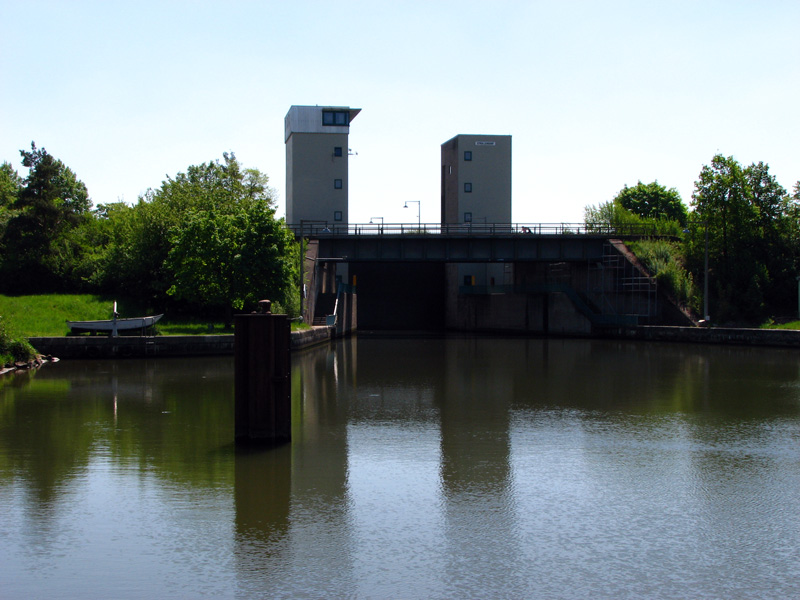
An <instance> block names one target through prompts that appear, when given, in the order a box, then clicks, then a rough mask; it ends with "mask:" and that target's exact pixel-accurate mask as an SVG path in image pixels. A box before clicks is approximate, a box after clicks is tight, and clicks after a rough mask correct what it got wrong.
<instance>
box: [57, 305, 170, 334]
mask: <svg viewBox="0 0 800 600" xmlns="http://www.w3.org/2000/svg"><path fill="white" fill-rule="evenodd" d="M163 316H164V315H163V314H160V315H151V316H147V317H129V318H125V319H120V318H118V317H117V303H116V302H114V316H113V318H111V319H104V320H99V321H67V325H68V326H69V328H70V330H71V331H72V333H86V332H89V333H110V334H111V336H112V337H117V335H118V332H120V331H131V330H133V329H142V330H144V329H147V328H148V327H152V326H153V325H155V324H156V323H158V320H159V319H160V318H161V317H163Z"/></svg>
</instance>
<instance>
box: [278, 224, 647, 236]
mask: <svg viewBox="0 0 800 600" xmlns="http://www.w3.org/2000/svg"><path fill="white" fill-rule="evenodd" d="M288 227H289V229H290V230H291V231H292V232H293V233H294V234H295V236H297V237H300V236H302V237H327V236H343V235H403V236H407V235H459V236H463V235H467V236H497V235H600V236H619V237H637V236H654V235H658V231H657V230H656V226H655V225H648V224H622V225H609V224H607V223H444V224H442V223H385V224H384V223H350V224H346V225H343V224H341V223H328V222H325V221H306V222H304V223H302V224H301V225H289V226H288Z"/></svg>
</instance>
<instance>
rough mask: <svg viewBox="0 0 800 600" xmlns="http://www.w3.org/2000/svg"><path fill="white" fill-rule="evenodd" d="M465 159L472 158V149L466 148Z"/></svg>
mask: <svg viewBox="0 0 800 600" xmlns="http://www.w3.org/2000/svg"><path fill="white" fill-rule="evenodd" d="M464 160H472V150H464Z"/></svg>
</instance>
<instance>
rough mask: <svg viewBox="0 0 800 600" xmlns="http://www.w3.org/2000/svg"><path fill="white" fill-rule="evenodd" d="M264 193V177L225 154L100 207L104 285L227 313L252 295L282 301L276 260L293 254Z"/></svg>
mask: <svg viewBox="0 0 800 600" xmlns="http://www.w3.org/2000/svg"><path fill="white" fill-rule="evenodd" d="M272 196H273V192H272V190H271V189H270V188H269V187H268V179H267V176H266V175H264V174H262V173H261V172H260V171H259V170H258V169H244V168H242V166H241V165H240V163H239V162H238V160H237V159H236V157H235V155H234V154H232V153H231V154H228V153H225V154H223V160H222V161H221V162H220V161H218V160H217V161H212V162H208V163H203V164H201V165H193V166H190V167H189V168H188V169H187V170H186V172H185V173H178V174H177V175H176V176H175V177H174V178H173V177H168V178H167V179H166V180H165V181H164V182H163V183H162V185H161V187H160V188H159V189H157V190H148V192H147V193H146V194H145V195H144V196H143V197H141V198H140V199H139V202H138V204H136V205H135V206H133V207H126V206H118V205H108V206H103V207H101V210H100V211H99V212H98V217H99V218H100V220H101V221H103V227H102V230H103V232H104V235H106V236H107V239H108V244H107V250H106V253H105V256H104V259H103V264H104V267H103V273H104V277H103V278H102V282H103V286H104V288H105V289H106V290H109V291H110V290H120V291H123V292H125V293H126V294H129V295H131V296H133V297H135V298H138V299H140V300H145V301H147V302H149V303H155V304H163V303H165V302H168V301H173V302H174V301H180V302H182V303H184V304H188V305H190V306H192V307H194V309H195V310H196V309H198V308H202V307H211V308H213V309H214V310H216V311H217V312H225V313H226V314H227V315H228V316H229V315H230V309H241V308H243V307H246V306H247V305H248V304H249V303H251V302H252V301H253V298H255V300H258V299H262V298H263V297H269V298H270V299H273V300H277V301H280V302H287V301H288V300H290V299H291V296H290V295H289V294H288V289H289V288H287V287H286V286H287V285H290V283H291V282H288V283H287V281H286V278H287V277H290V275H287V272H286V268H285V265H284V262H285V261H286V260H287V259H288V257H290V256H291V253H292V251H293V250H292V249H291V248H290V244H289V241H290V237H291V236H289V237H287V236H286V234H287V232H286V231H285V228H283V225H282V223H281V222H280V221H277V220H276V219H275V218H274V212H275V211H274V201H273V199H272ZM252 236H256V237H255V238H254V239H253V238H252ZM259 245H261V246H263V247H259ZM292 264H294V263H292ZM270 269H272V270H273V271H269V270H270ZM260 278H263V281H262V280H261V279H260ZM291 289H296V288H295V286H294V284H293V283H291ZM284 307H286V304H284Z"/></svg>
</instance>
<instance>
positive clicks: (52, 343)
mask: <svg viewBox="0 0 800 600" xmlns="http://www.w3.org/2000/svg"><path fill="white" fill-rule="evenodd" d="M332 337H333V328H331V327H313V328H312V329H307V330H304V331H294V332H292V334H291V348H292V350H299V349H301V348H307V347H308V346H313V345H314V344H320V343H323V342H326V341H328V340H330V339H331V338H332ZM29 341H30V343H31V345H32V346H33V347H34V348H36V351H37V352H39V353H40V354H44V355H48V356H56V357H58V358H73V359H74V358H88V359H92V358H133V357H138V358H141V357H149V356H152V357H156V356H159V357H164V356H213V355H226V354H233V335H230V334H229V335H165V336H155V337H116V338H112V337H105V336H71V337H70V336H67V337H33V338H30V340H29Z"/></svg>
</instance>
